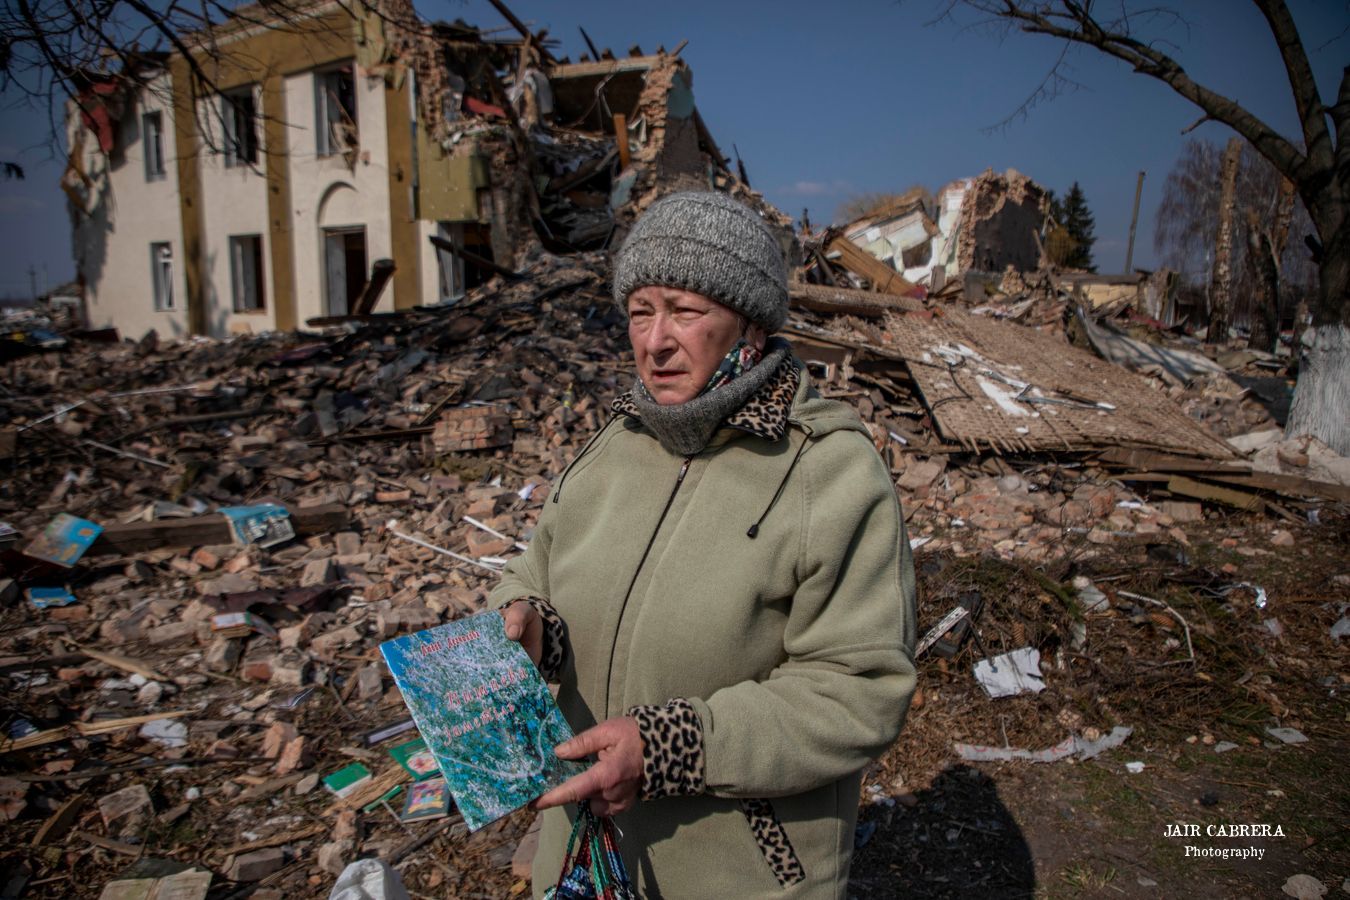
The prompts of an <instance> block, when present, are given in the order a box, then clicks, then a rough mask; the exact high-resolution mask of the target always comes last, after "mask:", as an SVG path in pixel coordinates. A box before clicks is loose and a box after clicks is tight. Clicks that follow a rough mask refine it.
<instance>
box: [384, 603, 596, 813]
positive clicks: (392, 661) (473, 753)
mask: <svg viewBox="0 0 1350 900" xmlns="http://www.w3.org/2000/svg"><path fill="white" fill-rule="evenodd" d="M380 650H381V652H382V653H383V654H384V659H385V662H386V663H388V665H389V671H390V672H391V673H393V676H394V681H395V682H396V683H397V684H398V687H399V690H400V691H401V692H402V693H403V702H404V703H406V704H407V705H408V709H409V711H411V712H412V715H413V719H414V721H416V722H417V729H418V731H419V732H420V733H421V735H422V739H423V740H424V741H426V743H427V747H428V748H430V750H431V752H432V753H433V754H434V755H435V757H436V762H437V763H438V764H439V766H440V770H441V773H442V774H443V775H444V776H445V781H446V784H447V785H448V786H449V788H450V792H451V793H452V794H453V795H454V798H455V804H456V805H457V806H458V807H459V811H460V813H461V814H462V815H463V816H464V822H465V824H467V825H468V827H469V829H470V830H471V831H472V830H477V829H479V828H481V827H483V826H484V825H486V824H488V823H489V822H492V821H494V820H495V819H498V818H501V817H502V816H504V815H506V814H507V813H509V812H511V811H512V810H514V809H517V808H519V807H521V806H523V805H525V804H526V803H528V802H529V801H531V800H533V799H534V798H535V797H538V796H539V795H540V794H542V793H544V792H545V791H547V790H549V789H550V788H552V787H555V786H557V785H559V784H562V783H563V782H564V781H566V780H567V779H568V778H571V777H572V776H573V775H578V774H580V773H581V772H582V771H584V767H583V766H582V765H581V764H580V763H576V762H571V761H566V760H560V759H558V757H557V756H555V755H554V753H553V748H554V747H555V746H556V745H558V744H560V743H562V742H563V741H565V740H568V739H569V738H571V737H572V729H571V728H570V727H568V724H567V720H566V719H564V718H563V715H562V711H561V710H559V709H558V705H557V704H556V703H555V702H554V701H553V695H552V694H550V693H549V691H548V686H547V685H545V684H544V680H543V679H542V678H540V677H539V671H538V670H537V669H536V668H535V666H534V663H532V662H531V661H530V658H529V657H528V656H527V655H526V654H525V650H524V649H523V648H522V647H521V646H520V644H518V643H516V642H515V641H513V640H511V639H510V638H508V637H507V636H506V630H505V627H504V626H503V624H502V617H501V615H500V614H499V613H497V612H495V611H493V612H485V613H479V614H478V615H476V616H471V617H469V618H467V619H461V620H460V621H458V622H451V623H450V624H448V625H440V626H437V627H435V628H429V629H427V630H426V631H419V632H417V633H416V634H409V635H404V636H403V637H397V638H394V639H393V640H389V641H385V642H384V643H383V644H381V645H380Z"/></svg>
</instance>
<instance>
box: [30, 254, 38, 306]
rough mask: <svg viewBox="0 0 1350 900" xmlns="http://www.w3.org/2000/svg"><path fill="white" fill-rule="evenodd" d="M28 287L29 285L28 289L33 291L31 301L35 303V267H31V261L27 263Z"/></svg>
mask: <svg viewBox="0 0 1350 900" xmlns="http://www.w3.org/2000/svg"><path fill="white" fill-rule="evenodd" d="M28 287H29V289H30V290H31V291H32V292H33V302H34V303H36V302H37V269H35V268H33V264H32V263H29V264H28Z"/></svg>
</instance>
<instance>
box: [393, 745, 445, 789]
mask: <svg viewBox="0 0 1350 900" xmlns="http://www.w3.org/2000/svg"><path fill="white" fill-rule="evenodd" d="M389 755H390V756H392V757H393V758H394V762H396V763H398V764H399V765H400V766H402V767H403V768H404V769H406V770H407V771H408V774H409V775H411V776H412V777H413V778H414V779H415V780H417V781H421V780H422V779H423V778H430V777H431V776H432V775H439V774H440V773H441V770H440V768H439V767H437V765H436V754H434V753H432V752H431V750H430V749H428V747H427V742H426V741H424V740H422V739H421V738H414V739H413V740H411V741H408V742H407V743H406V744H399V745H398V746H397V747H390V748H389Z"/></svg>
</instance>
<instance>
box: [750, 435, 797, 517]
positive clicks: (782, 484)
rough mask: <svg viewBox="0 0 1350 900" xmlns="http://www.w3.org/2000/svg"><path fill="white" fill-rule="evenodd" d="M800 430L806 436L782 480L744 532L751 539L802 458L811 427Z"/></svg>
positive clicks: (781, 493)
mask: <svg viewBox="0 0 1350 900" xmlns="http://www.w3.org/2000/svg"><path fill="white" fill-rule="evenodd" d="M802 430H803V431H805V432H806V437H804V438H802V443H801V446H799V447H798V448H797V452H796V453H794V454H793V456H792V462H791V463H789V464H788V467H787V471H786V472H784V473H783V478H782V480H781V481H779V482H778V490H776V491H774V492H773V499H772V500H770V501H769V505H768V506H766V507H764V512H762V513H760V514H759V518H758V519H756V520H755V524H753V525H751V526H750V530H749V531H747V532H746V533H745V536H746V537H748V538H749V539H750V540H752V541H753V540H754V539H755V538H756V537H757V536H758V535H759V526H760V525H761V524H763V522H764V520H765V519H766V518H768V516H769V511H770V510H771V509H773V505H774V504H775V503H777V502H778V498H779V497H781V496H782V495H783V489H784V488H785V487H787V482H788V478H789V476H791V475H792V470H793V469H794V468H796V467H797V460H799V459H801V458H802V451H803V450H805V449H806V442H807V440H809V439H810V437H811V429H810V428H807V427H806V426H805V425H803V426H802Z"/></svg>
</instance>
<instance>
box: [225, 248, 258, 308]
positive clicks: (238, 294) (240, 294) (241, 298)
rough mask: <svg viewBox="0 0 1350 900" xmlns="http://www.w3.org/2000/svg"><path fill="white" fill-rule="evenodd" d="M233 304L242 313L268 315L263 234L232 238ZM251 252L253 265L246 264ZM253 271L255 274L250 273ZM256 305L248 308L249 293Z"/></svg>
mask: <svg viewBox="0 0 1350 900" xmlns="http://www.w3.org/2000/svg"><path fill="white" fill-rule="evenodd" d="M229 247H230V301H231V306H232V308H233V310H234V311H235V312H236V313H241V314H253V313H265V312H267V280H266V278H265V277H264V276H265V263H264V255H263V239H262V235H261V234H232V235H230V242H229ZM245 253H248V254H249V257H250V259H251V265H246V264H245V258H244V254H245ZM246 270H251V271H246ZM250 289H251V292H252V294H253V297H252V300H253V305H251V306H250V305H248V301H249V296H248V294H249V292H250Z"/></svg>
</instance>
